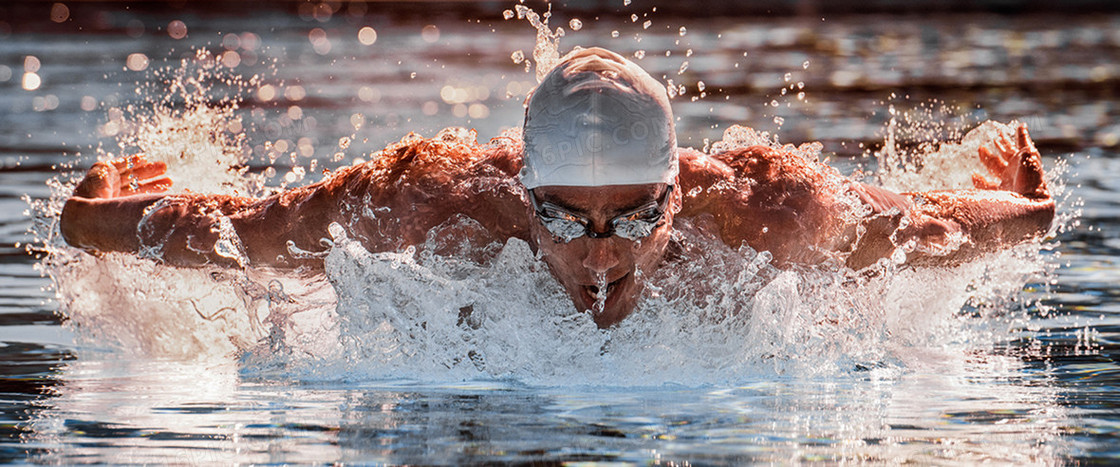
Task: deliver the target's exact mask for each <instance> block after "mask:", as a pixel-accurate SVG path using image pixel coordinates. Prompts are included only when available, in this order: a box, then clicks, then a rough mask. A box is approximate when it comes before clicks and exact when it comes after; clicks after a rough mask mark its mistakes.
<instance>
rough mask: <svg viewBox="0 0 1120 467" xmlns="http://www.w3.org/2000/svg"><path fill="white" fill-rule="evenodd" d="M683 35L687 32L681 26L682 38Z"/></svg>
mask: <svg viewBox="0 0 1120 467" xmlns="http://www.w3.org/2000/svg"><path fill="white" fill-rule="evenodd" d="M685 34H688V30H687V29H685V28H684V26H681V35H682V36H683V35H685Z"/></svg>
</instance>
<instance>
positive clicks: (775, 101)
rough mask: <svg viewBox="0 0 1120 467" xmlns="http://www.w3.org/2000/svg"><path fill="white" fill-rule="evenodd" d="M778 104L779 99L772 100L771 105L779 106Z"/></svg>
mask: <svg viewBox="0 0 1120 467" xmlns="http://www.w3.org/2000/svg"><path fill="white" fill-rule="evenodd" d="M777 106H778V100H777V99H774V100H772V101H770V107H777Z"/></svg>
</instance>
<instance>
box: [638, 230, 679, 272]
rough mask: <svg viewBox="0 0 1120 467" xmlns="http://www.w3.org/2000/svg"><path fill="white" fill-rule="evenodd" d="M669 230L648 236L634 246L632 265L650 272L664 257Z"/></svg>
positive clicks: (669, 235)
mask: <svg viewBox="0 0 1120 467" xmlns="http://www.w3.org/2000/svg"><path fill="white" fill-rule="evenodd" d="M670 232H671V229H668V228H666V229H661V230H658V231H657V232H655V233H654V234H653V235H650V236H649V238H647V239H646V240H645V241H643V242H641V243H640V244H636V245H635V246H634V249H633V250H632V254H633V256H634V265H635V266H637V267H638V268H639V269H644V270H646V271H650V270H652V269H653V268H654V267H656V266H657V265H658V264H659V263H660V262H661V258H662V257H663V256H664V255H665V248H666V247H667V246H668V245H669V238H670V237H671V234H670Z"/></svg>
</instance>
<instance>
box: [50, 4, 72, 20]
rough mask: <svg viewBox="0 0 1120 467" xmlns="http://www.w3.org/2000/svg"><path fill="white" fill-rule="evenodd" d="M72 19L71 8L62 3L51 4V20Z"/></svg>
mask: <svg viewBox="0 0 1120 467" xmlns="http://www.w3.org/2000/svg"><path fill="white" fill-rule="evenodd" d="M68 19H70V8H69V7H67V6H66V5H64V4H61V3H55V4H54V5H51V21H54V22H56V23H62V22H65V21H66V20H68Z"/></svg>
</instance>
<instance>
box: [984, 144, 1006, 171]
mask: <svg viewBox="0 0 1120 467" xmlns="http://www.w3.org/2000/svg"><path fill="white" fill-rule="evenodd" d="M977 152H978V153H979V154H980V162H982V163H983V164H984V167H985V168H987V169H988V172H991V173H992V174H993V175H999V174H1002V173H1003V171H1004V169H1006V168H1007V160H1005V159H1004V158H1003V156H1001V155H999V154H997V153H993V152H992V151H990V150H989V149H988V148H987V147H984V146H980V149H979V150H977Z"/></svg>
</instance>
